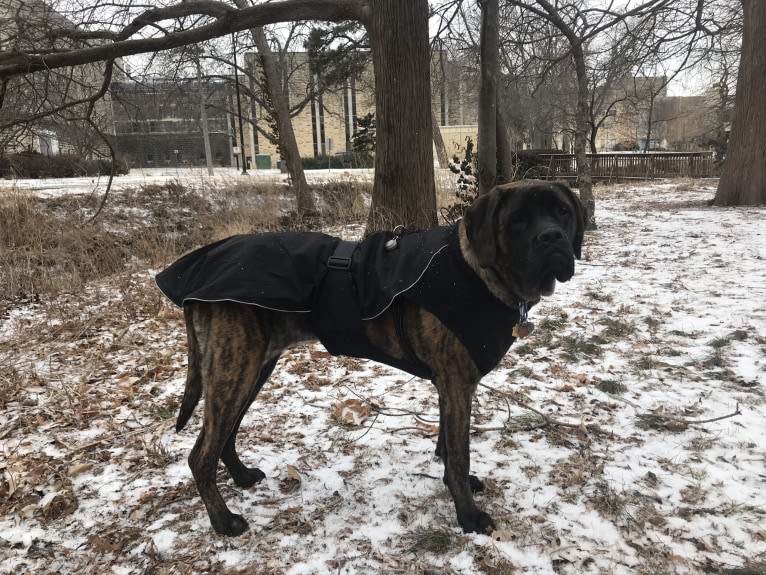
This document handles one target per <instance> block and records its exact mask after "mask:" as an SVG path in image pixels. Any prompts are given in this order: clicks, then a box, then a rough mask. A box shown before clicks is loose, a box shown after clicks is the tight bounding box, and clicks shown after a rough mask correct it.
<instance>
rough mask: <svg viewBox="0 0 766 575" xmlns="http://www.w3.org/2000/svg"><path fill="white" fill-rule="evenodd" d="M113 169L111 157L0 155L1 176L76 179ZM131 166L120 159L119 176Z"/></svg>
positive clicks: (117, 173)
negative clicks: (92, 158) (93, 158)
mask: <svg viewBox="0 0 766 575" xmlns="http://www.w3.org/2000/svg"><path fill="white" fill-rule="evenodd" d="M111 169H112V161H111V159H104V158H102V159H95V160H90V159H84V158H79V157H77V156H72V155H66V154H59V155H55V156H44V155H42V154H38V153H36V152H22V153H20V154H11V155H9V156H0V177H2V178H75V177H81V176H97V175H102V176H103V175H108V174H109V173H110V172H111ZM127 173H128V166H127V164H126V163H125V162H122V161H119V162H118V164H117V171H116V175H119V174H127Z"/></svg>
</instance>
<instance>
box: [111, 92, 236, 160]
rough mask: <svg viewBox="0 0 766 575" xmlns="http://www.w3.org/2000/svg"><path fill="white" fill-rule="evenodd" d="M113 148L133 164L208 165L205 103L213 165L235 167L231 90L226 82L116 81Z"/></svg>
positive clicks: (123, 158)
mask: <svg viewBox="0 0 766 575" xmlns="http://www.w3.org/2000/svg"><path fill="white" fill-rule="evenodd" d="M111 93H112V116H113V118H114V136H113V141H114V147H115V149H116V150H117V151H118V153H119V155H120V157H121V159H122V160H124V161H126V162H127V163H128V165H129V166H131V167H161V166H191V165H205V163H206V160H205V143H204V139H203V130H202V123H201V117H202V111H201V105H202V102H204V106H205V110H206V114H207V121H208V132H209V136H210V148H211V155H212V158H213V163H214V165H217V166H231V165H233V164H234V161H233V156H232V147H233V146H232V144H233V142H234V140H233V139H232V138H233V136H232V134H233V132H232V124H231V110H232V95H231V90H230V88H229V87H228V85H227V84H225V83H223V82H205V83H200V82H198V81H196V80H187V81H176V82H170V81H162V80H158V81H149V82H140V83H139V82H127V81H123V82H113V83H112V86H111Z"/></svg>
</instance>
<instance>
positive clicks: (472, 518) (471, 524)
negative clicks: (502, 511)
mask: <svg viewBox="0 0 766 575" xmlns="http://www.w3.org/2000/svg"><path fill="white" fill-rule="evenodd" d="M460 526H461V527H462V528H463V532H464V533H479V534H487V533H491V532H492V530H493V529H494V528H495V522H494V521H492V517H490V516H489V514H488V513H484V512H483V511H479V510H478V509H477V510H476V511H475V512H474V513H471V514H470V515H469V516H468V517H463V518H461V521H460Z"/></svg>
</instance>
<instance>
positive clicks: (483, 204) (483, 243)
mask: <svg viewBox="0 0 766 575" xmlns="http://www.w3.org/2000/svg"><path fill="white" fill-rule="evenodd" d="M509 193H510V192H509V191H506V190H503V189H502V188H499V187H495V188H493V189H492V190H490V191H489V192H487V193H486V194H483V195H481V196H479V197H478V198H477V199H476V200H475V201H474V202H473V204H471V205H470V206H469V207H468V209H466V211H465V213H464V214H463V225H464V226H465V233H466V236H467V237H468V242H469V243H470V244H471V249H472V250H473V252H474V253H475V254H476V258H477V260H478V261H479V265H480V266H481V267H483V268H485V267H489V266H491V265H493V264H494V263H495V258H496V257H497V213H498V209H499V207H500V203H501V200H502V198H503V196H504V194H509Z"/></svg>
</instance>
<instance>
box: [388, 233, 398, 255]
mask: <svg viewBox="0 0 766 575" xmlns="http://www.w3.org/2000/svg"><path fill="white" fill-rule="evenodd" d="M398 247H399V238H397V237H396V236H394V237H393V238H391V239H390V240H388V241H387V242H386V251H387V252H392V251H394V250H395V249H396V248H398Z"/></svg>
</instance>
